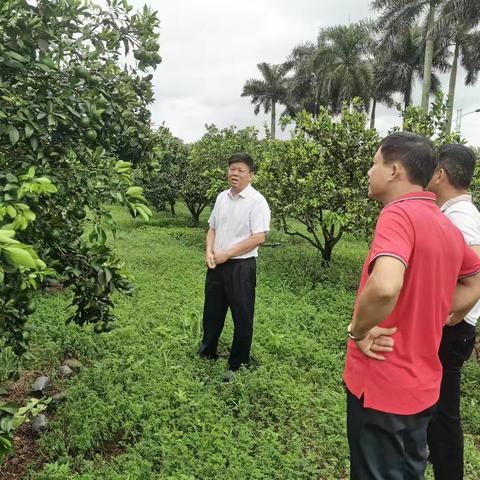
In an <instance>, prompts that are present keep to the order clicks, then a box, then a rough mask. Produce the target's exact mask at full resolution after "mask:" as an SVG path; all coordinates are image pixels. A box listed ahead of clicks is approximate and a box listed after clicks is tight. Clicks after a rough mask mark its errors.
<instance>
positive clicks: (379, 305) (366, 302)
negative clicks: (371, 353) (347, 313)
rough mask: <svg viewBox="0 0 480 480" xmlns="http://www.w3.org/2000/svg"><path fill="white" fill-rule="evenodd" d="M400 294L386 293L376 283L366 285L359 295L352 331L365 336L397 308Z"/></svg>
mask: <svg viewBox="0 0 480 480" xmlns="http://www.w3.org/2000/svg"><path fill="white" fill-rule="evenodd" d="M397 299H398V295H385V294H383V293H382V292H381V291H379V290H378V289H376V288H375V285H372V284H370V285H368V284H367V285H365V288H364V289H363V290H362V292H361V293H360V296H359V297H358V301H357V306H356V310H355V315H354V318H353V320H352V325H351V328H350V331H351V333H352V335H354V336H356V337H363V336H364V335H365V334H366V333H367V332H368V331H369V330H370V329H372V328H373V327H376V326H377V325H378V324H379V323H381V322H383V320H385V319H386V318H387V317H388V316H389V315H390V314H391V313H392V311H393V309H394V308H395V304H396V303H397Z"/></svg>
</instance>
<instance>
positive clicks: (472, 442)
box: [24, 209, 480, 480]
mask: <svg viewBox="0 0 480 480" xmlns="http://www.w3.org/2000/svg"><path fill="white" fill-rule="evenodd" d="M179 210H180V211H179V214H178V216H177V217H171V216H170V215H168V214H163V213H161V214H158V215H157V216H156V217H155V218H154V220H153V222H151V223H150V224H144V223H142V222H140V221H134V220H131V219H130V218H129V217H128V216H127V215H126V214H125V213H124V212H123V211H121V210H117V209H115V210H114V213H115V217H116V219H117V221H118V223H119V233H118V235H117V239H116V247H117V249H118V251H119V254H120V255H121V257H122V258H124V259H125V261H126V264H127V268H128V269H129V271H130V272H132V274H133V275H134V277H135V285H136V291H135V293H134V294H133V296H132V297H130V298H129V297H121V298H120V297H119V298H117V309H116V313H117V315H118V317H119V321H118V328H116V329H115V330H113V331H112V332H109V333H104V334H102V335H96V334H94V333H93V332H92V331H91V329H88V328H87V329H81V328H79V327H76V326H73V325H64V322H63V319H64V318H65V316H66V315H65V311H64V308H65V307H66V306H67V305H68V303H69V299H70V296H69V294H68V293H67V292H66V293H63V294H57V295H53V296H50V297H47V298H44V299H43V301H42V302H41V305H40V307H39V309H38V312H37V313H36V314H35V319H34V321H35V326H36V329H35V331H34V333H33V338H32V351H31V356H30V358H29V359H28V360H26V361H25V365H24V367H25V368H30V369H35V370H42V371H45V372H55V371H56V367H57V366H58V365H59V364H60V362H61V361H62V360H63V359H65V358H69V357H73V358H77V359H80V360H81V361H82V363H83V364H84V368H83V369H82V370H81V371H80V373H79V374H78V375H76V376H75V377H74V378H72V379H71V380H68V381H65V380H63V381H62V380H60V379H58V378H55V374H53V376H54V380H55V381H56V382H57V384H58V385H59V386H63V385H62V384H61V382H63V383H64V384H67V386H68V391H69V396H68V399H67V400H66V402H65V403H63V404H62V405H61V406H60V407H59V408H58V409H57V410H56V411H55V413H54V416H53V420H52V423H51V428H50V430H49V432H48V433H47V434H46V435H45V436H44V437H43V438H42V439H41V441H40V449H39V452H38V460H41V461H42V462H43V463H44V465H43V466H42V468H36V467H34V466H32V468H31V469H30V473H29V474H28V478H29V479H31V480H54V479H61V480H67V479H68V480H90V479H91V480H93V479H95V480H99V479H108V480H117V479H118V480H120V479H122V480H137V479H142V480H143V479H145V480H147V479H165V480H166V479H169V480H194V479H195V480H196V479H198V480H203V479H225V480H227V479H236V480H240V479H245V480H247V479H248V480H254V479H279V480H280V479H285V480H287V479H289V480H290V479H343V478H347V476H348V448H347V443H346V436H345V420H344V418H345V398H344V397H345V395H344V391H343V386H342V380H341V376H342V371H343V360H344V352H345V345H346V338H345V334H344V332H345V330H346V326H347V324H348V323H349V320H350V315H351V310H352V306H353V302H354V298H355V291H356V287H357V282H358V278H359V275H360V269H361V265H362V261H363V258H364V255H365V253H366V251H367V246H366V244H365V243H364V242H360V241H357V240H355V239H353V238H345V239H343V240H342V242H341V244H340V245H339V246H338V250H337V251H336V255H335V256H334V260H333V263H332V265H331V266H330V267H328V268H323V269H322V268H320V267H319V263H320V262H319V258H318V257H317V256H316V255H315V253H314V252H313V251H312V249H311V247H309V246H308V245H305V243H304V242H303V241H301V240H300V239H295V238H290V237H286V236H284V235H283V234H282V233H280V232H277V231H274V232H272V234H271V235H270V237H269V243H270V244H271V245H272V247H268V246H267V247H264V248H263V249H262V251H261V255H260V257H259V263H258V288H257V303H256V311H257V313H256V320H255V322H256V323H255V338H254V347H253V352H252V353H253V356H254V358H255V364H254V366H253V368H251V369H249V370H244V371H242V372H240V373H239V375H238V376H237V379H236V381H235V382H234V383H233V384H229V385H225V384H222V383H221V378H222V375H223V372H224V370H225V369H226V367H227V364H226V360H227V356H228V349H229V343H230V340H231V336H232V323H231V321H230V320H229V321H227V325H226V328H225V332H224V334H223V336H222V339H221V344H220V353H221V358H220V359H219V361H217V362H215V363H212V362H209V361H205V360H200V359H199V358H197V356H196V349H197V346H198V342H199V339H200V335H201V316H202V306H203V283H204V275H205V266H204V260H203V241H204V233H205V229H204V228H197V229H192V228H189V227H188V217H187V213H186V212H185V211H184V210H182V209H179ZM204 221H205V218H204ZM277 244H280V246H278V245H277ZM275 245H277V246H275ZM274 246H275V248H273V247H274ZM479 380H480V374H479V368H478V363H477V362H476V361H475V360H472V361H471V362H469V364H468V365H467V368H466V369H465V381H464V390H465V391H464V398H463V408H464V416H465V427H466V430H467V436H466V469H467V474H466V479H470V480H473V479H476V478H478V471H480V453H479V452H478V445H479V444H480V411H479V408H478V407H479V404H480V392H479V389H478V385H479ZM428 478H431V473H428Z"/></svg>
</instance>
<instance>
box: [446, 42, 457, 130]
mask: <svg viewBox="0 0 480 480" xmlns="http://www.w3.org/2000/svg"><path fill="white" fill-rule="evenodd" d="M459 50H460V46H459V45H458V42H457V43H455V50H454V51H453V60H452V71H451V72H450V83H449V85H448V97H447V133H450V132H451V131H452V117H453V100H454V98H455V86H456V83H457V70H458V53H459Z"/></svg>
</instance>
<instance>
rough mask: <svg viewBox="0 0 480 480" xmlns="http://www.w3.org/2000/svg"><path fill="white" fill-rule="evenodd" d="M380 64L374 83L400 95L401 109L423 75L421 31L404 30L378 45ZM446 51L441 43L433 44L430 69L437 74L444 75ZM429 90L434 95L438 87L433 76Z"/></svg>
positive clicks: (423, 47)
mask: <svg viewBox="0 0 480 480" xmlns="http://www.w3.org/2000/svg"><path fill="white" fill-rule="evenodd" d="M381 49H382V51H383V56H384V57H383V60H382V62H381V63H380V65H379V69H378V70H377V72H376V82H377V84H380V85H382V84H383V85H386V86H388V88H387V90H389V91H391V92H392V91H393V92H398V93H400V94H401V95H402V99H403V104H404V107H405V108H407V107H408V106H409V105H411V104H412V90H413V86H414V84H415V81H416V80H417V79H422V78H423V75H424V69H423V65H424V52H425V43H424V41H423V30H422V28H421V27H420V26H418V25H413V26H411V27H410V28H408V29H407V30H401V31H399V32H398V33H396V34H394V35H393V36H391V37H387V38H386V39H385V40H384V41H383V42H382V45H381ZM447 55H448V51H447V50H446V49H445V48H443V45H441V44H440V42H438V41H437V42H435V47H434V56H433V58H434V61H433V66H434V68H435V69H436V70H440V71H445V70H446V69H447V68H448V63H447ZM430 77H431V78H430V89H431V91H432V92H435V91H436V90H437V89H438V88H439V87H440V80H439V79H438V77H437V75H436V74H435V73H434V72H432V73H431V75H430Z"/></svg>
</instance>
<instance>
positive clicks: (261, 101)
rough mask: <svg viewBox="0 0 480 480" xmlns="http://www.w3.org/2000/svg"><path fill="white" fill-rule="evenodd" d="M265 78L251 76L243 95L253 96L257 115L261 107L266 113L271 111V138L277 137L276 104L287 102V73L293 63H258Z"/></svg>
mask: <svg viewBox="0 0 480 480" xmlns="http://www.w3.org/2000/svg"><path fill="white" fill-rule="evenodd" d="M257 67H258V69H259V70H260V72H261V74H262V77H263V79H262V80H257V79H254V78H251V79H250V80H247V82H246V83H245V85H244V87H243V92H242V97H252V103H253V104H254V105H255V110H254V112H255V115H258V113H259V112H260V108H261V107H263V109H264V111H265V113H268V112H270V111H271V128H270V135H271V138H273V139H274V138H275V126H276V105H277V103H285V101H286V97H287V94H288V81H287V74H288V72H289V70H290V69H291V67H292V65H291V63H288V62H286V63H282V64H280V65H271V64H269V63H266V62H262V63H259V64H258V65H257Z"/></svg>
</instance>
